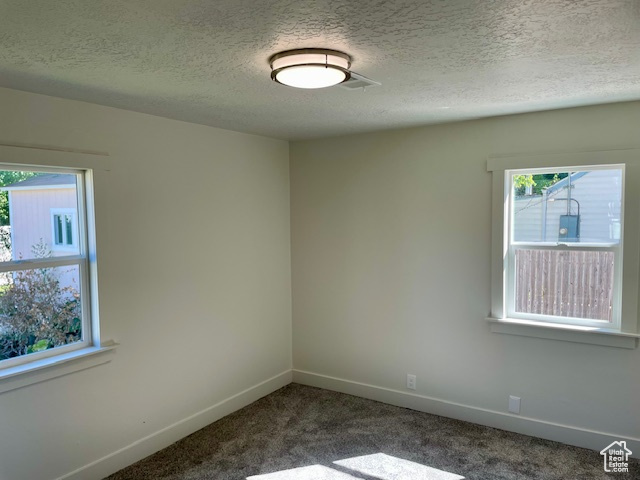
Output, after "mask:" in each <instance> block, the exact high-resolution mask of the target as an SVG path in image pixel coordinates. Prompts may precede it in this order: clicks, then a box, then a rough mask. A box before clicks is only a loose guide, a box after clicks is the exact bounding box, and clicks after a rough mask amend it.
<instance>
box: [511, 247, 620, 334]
mask: <svg viewBox="0 0 640 480" xmlns="http://www.w3.org/2000/svg"><path fill="white" fill-rule="evenodd" d="M515 263H516V265H515V270H516V272H515V311H516V312H519V313H533V314H536V315H550V316H555V317H569V318H584V319H591V320H601V321H604V322H609V323H611V322H612V319H613V318H612V312H613V300H614V298H613V286H614V273H615V272H614V254H613V253H612V252H610V251H585V250H568V251H566V250H537V249H517V250H516V251H515Z"/></svg>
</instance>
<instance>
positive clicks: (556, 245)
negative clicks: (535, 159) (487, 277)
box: [504, 164, 625, 330]
mask: <svg viewBox="0 0 640 480" xmlns="http://www.w3.org/2000/svg"><path fill="white" fill-rule="evenodd" d="M597 170H621V172H622V184H621V192H620V194H621V206H620V219H621V222H620V224H621V227H620V239H619V241H618V242H611V243H604V242H602V243H589V242H584V243H583V242H565V243H563V242H548V241H547V242H527V241H515V240H514V239H513V237H514V230H515V221H514V215H515V208H514V200H515V196H514V189H513V177H514V176H515V175H522V174H530V173H534V174H539V173H542V174H543V173H556V172H562V171H571V172H578V171H580V172H583V171H588V172H591V171H597ZM504 178H505V187H504V188H505V196H506V197H507V200H506V204H507V205H506V206H507V208H508V210H509V212H508V214H507V215H505V218H504V222H505V227H504V228H505V230H506V242H507V244H508V245H507V255H506V256H505V268H506V270H507V279H506V285H505V296H506V299H505V307H506V314H507V317H508V318H513V319H519V320H533V321H538V322H549V323H556V324H560V325H580V326H587V327H601V328H609V329H614V330H620V324H621V303H622V295H621V290H622V288H621V287H622V269H623V268H622V267H623V251H624V249H623V240H624V203H625V202H624V198H625V197H624V194H625V190H624V185H625V165H624V164H609V165H580V166H575V165H573V166H571V167H566V166H564V165H561V166H558V167H552V168H525V169H509V170H505V171H504ZM517 250H542V251H543V250H554V251H563V252H570V251H572V250H573V251H606V252H612V253H613V255H614V277H613V299H612V303H613V312H612V319H611V322H609V321H606V320H591V319H587V318H580V317H561V316H555V315H543V314H535V313H526V312H518V311H516V308H515V298H516V279H515V275H516V259H515V255H516V251H517Z"/></svg>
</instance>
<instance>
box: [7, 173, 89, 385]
mask: <svg viewBox="0 0 640 480" xmlns="http://www.w3.org/2000/svg"><path fill="white" fill-rule="evenodd" d="M0 182H1V186H0V195H1V196H0V223H2V226H0V374H1V373H2V371H3V370H4V369H8V368H13V367H16V366H19V365H22V364H26V363H30V362H32V361H36V360H42V359H44V358H46V357H54V356H57V355H62V354H67V353H69V352H71V351H73V350H79V349H82V348H86V347H89V346H91V345H94V344H95V340H96V338H97V337H96V336H95V334H97V332H93V331H92V321H91V320H92V319H91V317H92V315H91V314H92V305H94V304H92V302H91V298H92V297H93V298H94V301H95V295H96V292H95V291H93V292H92V291H90V288H91V285H92V284H93V282H92V281H91V280H90V276H91V273H92V272H91V266H90V263H91V262H90V260H89V259H90V258H92V257H93V258H95V255H94V254H93V252H92V251H91V248H90V242H89V233H90V232H89V228H88V225H89V219H90V218H92V215H91V214H92V212H88V211H87V205H91V204H92V203H91V198H90V195H89V194H88V192H90V191H91V185H90V180H89V175H88V174H87V172H85V171H83V170H70V169H69V170H66V169H46V168H43V169H40V168H37V169H36V168H33V169H29V170H19V169H13V168H12V167H10V166H6V165H4V166H3V165H0Z"/></svg>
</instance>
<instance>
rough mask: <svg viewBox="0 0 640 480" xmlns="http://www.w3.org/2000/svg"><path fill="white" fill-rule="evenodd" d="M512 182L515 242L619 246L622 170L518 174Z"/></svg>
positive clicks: (513, 177)
mask: <svg viewBox="0 0 640 480" xmlns="http://www.w3.org/2000/svg"><path fill="white" fill-rule="evenodd" d="M512 182H513V192H514V195H513V197H512V198H513V208H512V212H513V213H512V215H513V226H512V228H513V237H512V238H513V241H515V242H526V243H549V242H551V243H589V244H615V243H619V241H620V235H621V210H622V170H621V169H615V168H611V169H598V170H591V171H588V170H582V171H568V170H558V171H551V172H549V171H544V172H539V171H535V170H534V171H531V172H522V173H521V172H518V173H516V174H514V175H513V176H512Z"/></svg>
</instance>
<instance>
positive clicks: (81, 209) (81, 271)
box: [0, 162, 100, 376]
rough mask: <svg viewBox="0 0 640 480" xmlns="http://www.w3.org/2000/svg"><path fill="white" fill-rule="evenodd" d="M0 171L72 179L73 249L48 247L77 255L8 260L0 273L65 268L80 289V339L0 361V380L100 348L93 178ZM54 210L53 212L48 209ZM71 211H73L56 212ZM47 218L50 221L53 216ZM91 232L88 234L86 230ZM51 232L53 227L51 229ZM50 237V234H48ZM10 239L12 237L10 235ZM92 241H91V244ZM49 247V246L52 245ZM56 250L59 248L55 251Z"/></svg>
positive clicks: (45, 169) (41, 169)
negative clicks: (72, 268)
mask: <svg viewBox="0 0 640 480" xmlns="http://www.w3.org/2000/svg"><path fill="white" fill-rule="evenodd" d="M0 169H1V170H4V171H28V172H38V173H57V174H71V175H75V177H76V205H77V210H76V211H75V221H76V224H77V228H76V232H77V236H78V238H77V240H76V246H73V247H67V246H62V247H60V246H56V245H52V250H56V251H59V250H62V251H64V250H71V249H73V250H75V249H76V248H77V249H78V254H72V255H59V256H52V257H49V258H35V259H25V260H9V261H6V262H0V272H1V273H4V272H17V271H24V270H34V269H39V268H56V267H65V266H77V267H78V276H79V279H78V284H79V287H80V308H81V316H82V318H81V321H82V339H81V341H78V342H74V343H71V344H68V345H62V346H60V347H55V348H50V349H47V350H43V351H41V352H35V353H30V354H26V355H21V356H19V357H13V358H9V359H6V360H1V361H0V376H1V375H2V373H3V372H6V371H12V370H14V369H15V368H16V367H17V368H20V367H22V366H28V365H29V364H33V363H35V364H37V363H39V362H41V361H43V360H46V359H49V358H55V357H60V356H65V355H67V354H70V353H71V352H74V351H77V350H78V351H79V350H83V349H87V348H90V347H94V346H97V345H100V336H99V327H98V315H97V313H98V312H97V308H96V307H97V278H95V277H96V273H95V269H96V266H95V256H96V255H95V239H94V237H95V225H94V220H93V217H94V212H93V205H94V204H93V185H92V181H93V177H92V172H91V170H89V169H78V168H72V167H71V168H65V167H54V166H51V167H49V166H33V165H21V164H15V163H4V162H0ZM52 210H54V209H52ZM58 210H73V209H58ZM51 218H53V213H52V216H51ZM90 229H91V230H90ZM52 230H53V225H52ZM52 233H53V232H52ZM12 236H13V235H12ZM52 240H53V239H52ZM92 240H93V241H92ZM52 243H53V242H52ZM56 247H59V248H56Z"/></svg>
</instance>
